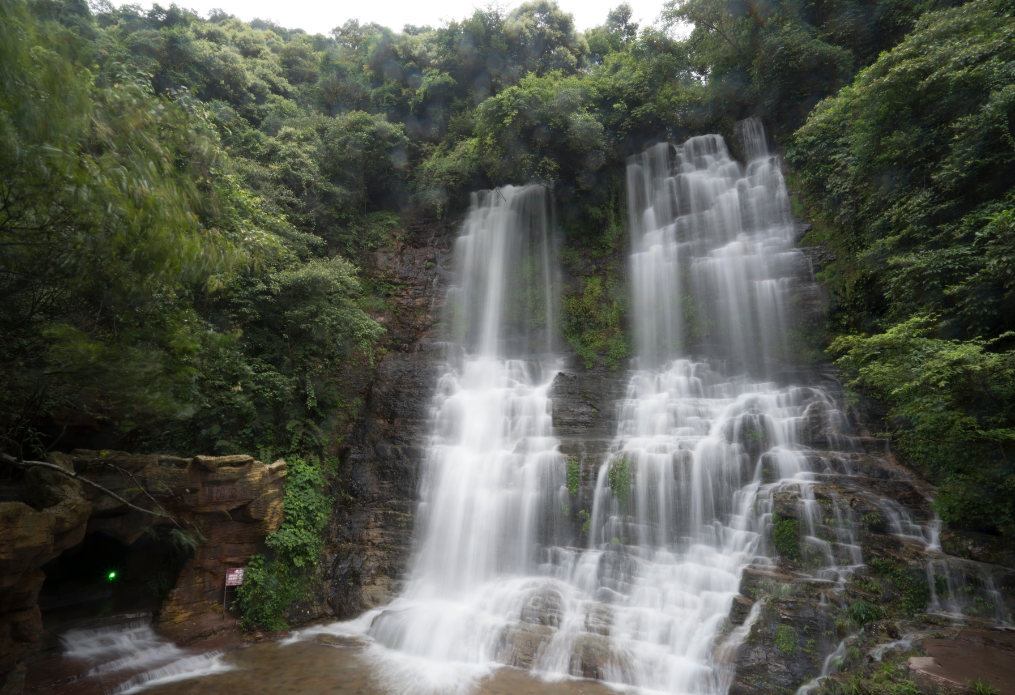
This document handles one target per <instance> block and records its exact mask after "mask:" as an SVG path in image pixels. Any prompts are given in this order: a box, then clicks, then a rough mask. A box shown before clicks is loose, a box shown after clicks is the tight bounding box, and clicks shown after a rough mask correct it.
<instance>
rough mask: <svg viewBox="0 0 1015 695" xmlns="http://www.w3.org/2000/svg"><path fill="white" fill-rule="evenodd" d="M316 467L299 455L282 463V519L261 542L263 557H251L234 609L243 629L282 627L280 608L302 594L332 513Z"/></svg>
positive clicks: (324, 484) (284, 626) (329, 501)
mask: <svg viewBox="0 0 1015 695" xmlns="http://www.w3.org/2000/svg"><path fill="white" fill-rule="evenodd" d="M326 488H327V480H326V479H325V477H324V472H323V471H322V469H321V466H320V465H319V464H317V463H313V462H311V461H309V460H304V459H301V458H295V459H291V460H290V461H289V462H288V465H287V466H286V486H285V501H284V510H285V521H284V522H283V523H282V526H281V527H280V528H279V529H278V530H277V531H275V532H274V533H272V534H270V535H269V536H268V538H267V540H266V545H267V546H268V549H269V552H268V554H267V555H260V554H259V555H255V556H254V557H253V558H251V560H250V565H249V567H248V570H247V573H246V574H245V576H244V581H243V584H242V585H241V586H240V588H239V590H238V592H237V601H236V607H237V608H238V609H239V610H240V612H241V613H242V614H243V625H244V626H245V627H246V628H247V629H252V628H262V629H265V630H284V629H285V628H286V627H288V625H287V623H286V620H285V617H284V615H283V613H284V611H285V610H286V609H287V608H288V607H289V606H290V605H292V604H293V602H295V601H297V600H299V599H300V598H302V597H303V595H304V594H305V593H306V590H307V585H308V580H309V578H310V575H311V574H312V573H313V570H314V568H315V567H316V565H317V559H318V557H319V556H320V554H321V552H322V551H323V550H324V539H323V537H322V536H321V532H322V531H323V530H324V527H325V525H327V523H328V517H329V516H330V514H331V500H330V498H329V497H328V495H327V493H326Z"/></svg>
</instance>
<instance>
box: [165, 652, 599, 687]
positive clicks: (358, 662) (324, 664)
mask: <svg viewBox="0 0 1015 695" xmlns="http://www.w3.org/2000/svg"><path fill="white" fill-rule="evenodd" d="M371 651H372V650H371V648H370V647H366V648H364V647H335V646H331V645H328V644H320V643H314V642H297V643H295V644H288V645H281V644H275V643H261V644H255V645H253V646H250V647H247V648H244V649H239V650H237V651H234V652H231V653H229V654H227V655H226V656H225V657H224V658H223V661H224V662H225V663H226V664H228V665H230V666H233V667H234V669H233V670H231V671H229V672H228V673H221V674H215V675H207V676H204V677H201V678H199V679H193V680H186V681H178V682H175V683H168V684H165V685H161V686H154V687H152V688H149V689H147V690H146V691H145V693H148V694H150V695H191V694H193V695H238V694H242V695H260V694H261V693H272V694H277V693H324V694H329V695H391V691H390V690H388V689H387V687H386V686H385V684H384V681H383V674H382V670H383V664H382V663H381V662H379V661H378V660H377V658H376V657H375V656H374V655H373V654H372V653H371ZM477 675H478V674H477ZM474 687H475V688H476V689H475V690H472V691H470V692H473V693H475V695H550V694H552V695H605V694H606V693H616V692H617V691H616V690H612V689H610V688H608V687H606V686H604V685H601V684H599V683H595V682H593V681H584V680H565V681H557V682H548V681H541V680H538V679H536V678H533V677H532V676H530V675H528V674H527V673H525V672H524V671H520V670H518V669H513V668H499V669H496V670H491V671H489V672H488V673H487V675H478V677H477V679H476V681H475V684H474Z"/></svg>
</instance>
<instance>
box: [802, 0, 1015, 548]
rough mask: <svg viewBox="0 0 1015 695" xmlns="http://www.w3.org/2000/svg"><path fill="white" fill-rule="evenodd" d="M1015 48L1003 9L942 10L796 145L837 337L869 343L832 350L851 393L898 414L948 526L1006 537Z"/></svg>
mask: <svg viewBox="0 0 1015 695" xmlns="http://www.w3.org/2000/svg"><path fill="white" fill-rule="evenodd" d="M1013 37H1015V17H1013V16H1012V13H1011V11H1010V6H1009V5H1008V4H1006V3H1005V2H1003V1H1001V0H976V1H974V2H970V3H967V4H964V5H961V6H959V7H955V8H951V9H944V10H941V11H937V12H931V13H928V14H926V15H924V16H923V17H922V18H921V19H919V21H918V22H917V23H916V25H915V28H914V30H913V32H912V33H911V34H910V35H909V36H907V37H906V38H905V40H904V41H903V42H902V43H901V44H900V45H898V46H897V47H896V48H894V49H893V50H892V51H890V52H886V53H884V54H883V55H882V56H881V57H880V58H879V59H878V60H877V61H876V62H875V63H874V64H873V65H872V66H871V67H869V68H868V69H866V70H864V71H863V72H861V73H860V74H859V75H858V76H857V78H856V81H855V82H854V83H853V84H852V85H850V86H849V87H846V88H845V89H843V90H842V92H841V93H840V94H839V95H838V96H836V97H834V98H832V99H828V100H826V101H825V102H823V103H822V104H821V105H820V106H819V107H818V108H816V109H815V111H814V112H813V113H812V114H811V116H810V118H809V119H808V121H807V123H806V125H805V126H804V127H802V128H801V129H800V130H799V131H798V132H797V133H796V134H795V135H794V137H793V139H792V144H791V146H790V148H789V160H790V162H792V163H793V165H794V166H795V167H796V168H797V172H798V186H799V188H800V189H802V190H803V192H804V193H805V198H806V200H807V201H808V204H809V207H810V209H811V212H812V214H814V215H815V216H816V217H817V219H818V222H819V223H820V225H821V227H822V229H823V235H824V236H825V238H826V240H827V242H828V244H829V246H830V247H832V248H834V249H835V250H836V253H837V257H838V260H837V261H836V262H835V263H834V264H832V266H831V267H829V268H828V269H826V271H824V272H825V277H824V279H825V280H826V281H827V282H828V283H829V287H830V290H831V293H832V300H833V302H832V306H833V309H834V313H833V315H832V321H833V323H834V324H835V325H836V326H837V327H838V328H839V329H840V330H844V331H848V332H849V333H851V334H852V335H847V336H843V337H840V338H839V339H837V340H835V341H834V342H833V344H832V348H831V351H832V353H833V354H834V355H836V356H838V357H839V365H840V366H841V367H842V368H843V369H844V371H845V372H846V376H847V377H848V378H849V380H850V382H849V385H850V387H851V388H852V389H853V390H854V391H855V392H856V393H858V394H859V395H861V396H863V397H865V398H869V399H872V400H873V401H875V402H880V403H881V404H883V405H884V406H885V410H886V413H885V416H886V418H885V422H886V424H887V425H888V427H889V428H890V429H891V430H892V431H891V436H892V439H893V448H894V449H895V450H896V451H898V452H899V453H900V454H902V455H903V457H904V459H905V460H907V462H909V463H910V464H911V465H913V466H914V467H915V468H917V469H918V470H919V471H920V472H921V473H922V474H924V475H926V476H927V477H928V478H929V479H930V480H931V481H932V482H934V483H935V484H936V485H937V486H938V487H939V494H938V497H937V499H936V501H935V506H936V507H937V509H938V511H939V513H940V514H941V517H942V518H943V519H944V520H945V521H946V522H948V523H949V524H951V525H953V526H958V527H966V528H973V529H978V530H984V531H987V532H997V531H1002V532H1004V533H1006V534H1010V533H1011V531H1012V529H1013V528H1015V507H1013V504H1012V498H1013V494H1012V493H1013V491H1015V468H1013V466H1012V464H1011V463H1010V461H1011V460H1012V453H1013V452H1015V449H1013V447H1012V445H1013V439H1012V437H1013V432H1015V429H1013V421H1012V419H1011V413H1012V412H1015V411H1013V405H1015V401H1013V398H1015V392H1013V391H1012V381H1013V373H1012V365H1013V363H1012V351H1011V345H1012V339H1013V337H1015V332H1013V330H1015V321H1013V317H1015V311H1012V307H1015V294H1013V290H1015V282H1013V279H1015V273H1013V270H1012V268H1015V263H1013V261H1015V252H1013V248H1015V247H1013V241H1012V240H1013V239H1015V236H1013V234H1012V230H1013V229H1015V225H1013V220H1015V213H1013V206H1015V137H1013V131H1012V123H1011V115H1012V113H1013V108H1015V76H1013V75H1012V73H1011V70H1010V65H1011V63H1012V61H1013V60H1015V48H1013V47H1015V41H1013ZM888 104H891V108H889V107H888V106H887V105H888ZM864 334H873V335H864Z"/></svg>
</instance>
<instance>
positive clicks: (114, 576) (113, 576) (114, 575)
mask: <svg viewBox="0 0 1015 695" xmlns="http://www.w3.org/2000/svg"><path fill="white" fill-rule="evenodd" d="M114 579H116V572H110V573H109V581H113V580H114Z"/></svg>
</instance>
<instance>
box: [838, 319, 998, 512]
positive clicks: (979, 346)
mask: <svg viewBox="0 0 1015 695" xmlns="http://www.w3.org/2000/svg"><path fill="white" fill-rule="evenodd" d="M938 327H939V321H938V320H936V319H935V318H933V317H927V316H917V317H914V318H912V319H910V320H908V321H905V322H902V323H899V324H897V325H895V326H892V327H891V328H890V329H888V330H887V331H886V332H884V333H880V334H877V335H874V336H869V337H868V336H862V335H850V336H842V337H840V338H838V339H837V340H836V341H835V342H834V343H833V344H832V347H831V351H833V352H834V353H837V354H840V355H842V357H840V359H839V361H838V363H839V364H840V365H841V366H842V367H843V368H844V370H845V371H846V372H847V374H849V375H851V376H852V380H851V381H850V382H849V383H848V385H849V386H850V387H851V388H853V389H856V390H861V391H863V392H865V393H870V394H872V395H875V396H876V397H877V398H878V399H880V400H882V401H883V402H885V403H886V404H887V405H888V407H889V410H888V413H887V415H888V417H889V418H892V420H893V421H894V422H896V423H900V426H899V427H898V429H897V430H896V431H895V432H894V433H893V442H894V446H895V448H896V449H897V450H898V451H900V452H901V453H903V454H905V456H906V457H907V458H908V459H909V460H911V461H912V462H914V463H915V464H916V465H917V466H919V467H920V469H921V470H922V471H923V472H924V473H925V474H926V475H928V477H929V478H930V479H931V480H932V481H933V482H934V483H936V484H937V485H938V497H937V499H936V500H935V507H936V508H937V509H938V512H939V513H940V514H941V517H942V519H944V520H945V521H947V522H949V523H953V524H956V525H961V526H967V527H975V528H985V529H991V528H998V527H999V528H1002V529H1011V528H1012V527H1013V525H1015V466H1013V464H1011V463H1010V462H1009V461H1010V460H1011V457H1012V455H1013V454H1015V421H1013V419H1012V417H1013V413H1015V351H1010V350H1009V351H1005V352H992V351H990V348H991V347H992V346H993V344H994V343H995V342H996V341H985V340H980V339H973V340H967V341H960V340H944V339H940V338H935V337H933V334H934V332H935V330H937V329H938ZM1005 337H1006V336H1001V338H1005Z"/></svg>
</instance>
